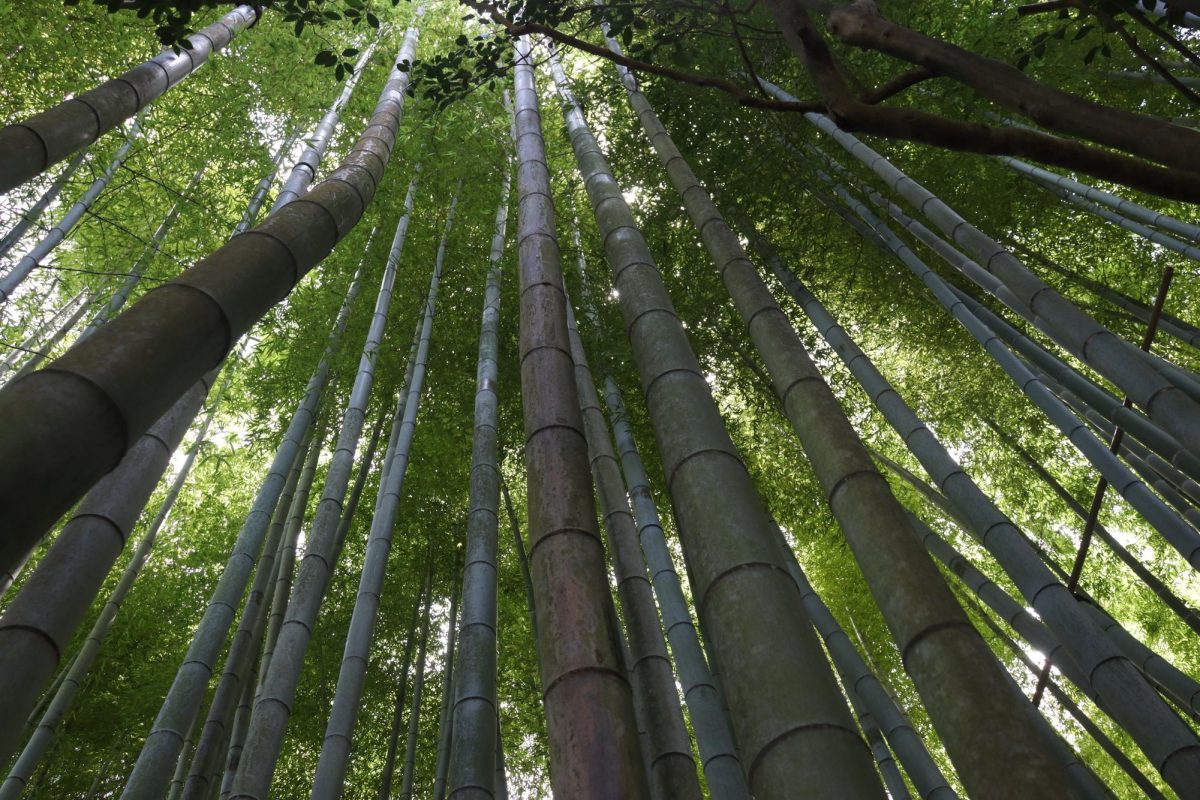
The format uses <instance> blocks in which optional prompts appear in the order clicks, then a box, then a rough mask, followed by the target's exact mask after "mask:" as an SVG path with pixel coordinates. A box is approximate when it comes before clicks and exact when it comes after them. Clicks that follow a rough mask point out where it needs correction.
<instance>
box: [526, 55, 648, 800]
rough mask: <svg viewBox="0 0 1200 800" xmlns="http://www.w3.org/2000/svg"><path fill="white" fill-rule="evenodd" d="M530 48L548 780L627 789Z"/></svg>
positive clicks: (529, 383) (539, 574)
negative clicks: (548, 758) (548, 744)
mask: <svg viewBox="0 0 1200 800" xmlns="http://www.w3.org/2000/svg"><path fill="white" fill-rule="evenodd" d="M531 49H532V48H531V46H530V43H529V41H528V39H527V38H526V37H521V38H520V39H518V40H517V42H516V68H515V73H514V81H515V108H516V111H515V118H516V130H517V191H518V195H519V198H520V199H519V201H518V215H517V251H518V261H519V267H520V269H519V274H520V297H521V314H520V331H521V333H520V360H521V398H522V406H523V408H524V416H525V464H526V470H527V473H528V476H529V477H528V481H529V486H528V494H527V497H528V498H529V500H528V505H529V541H530V544H529V551H530V555H529V560H530V572H531V573H532V579H533V590H534V594H535V605H536V608H537V614H538V666H539V672H540V674H541V682H542V697H543V703H544V705H545V709H546V729H547V732H548V735H549V743H550V780H551V784H552V786H553V788H554V791H555V793H556V794H559V795H561V796H563V797H572V798H593V797H613V796H621V797H627V798H631V800H632V799H633V798H644V797H646V796H647V787H646V784H645V774H644V772H643V768H642V763H641V758H640V755H639V753H638V743H637V725H636V722H635V720H634V713H633V702H632V696H631V692H630V689H629V683H628V681H627V679H626V676H625V667H624V664H623V663H622V660H621V652H620V649H619V648H618V646H617V635H616V633H617V621H616V619H615V618H614V617H613V615H612V612H611V600H610V599H609V595H608V581H607V575H606V572H607V571H606V569H605V565H604V547H603V545H602V543H601V540H600V532H599V530H598V528H597V525H596V507H595V501H594V498H593V496H592V488H591V476H590V474H589V471H588V463H587V441H586V439H585V438H584V434H583V421H582V419H581V417H580V413H579V396H578V394H577V392H576V391H575V381H574V366H573V363H572V360H571V347H570V342H569V341H568V339H567V326H566V298H565V297H564V296H563V290H562V263H561V255H560V252H559V247H558V240H557V238H556V234H555V212H554V202H553V199H552V197H553V189H552V187H551V184H550V171H549V167H548V166H547V161H546V149H545V142H544V141H543V138H542V124H541V115H540V112H539V110H538V98H537V88H536V85H535V81H534V74H533V57H532V54H531Z"/></svg>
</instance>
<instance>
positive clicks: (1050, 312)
mask: <svg viewBox="0 0 1200 800" xmlns="http://www.w3.org/2000/svg"><path fill="white" fill-rule="evenodd" d="M763 85H764V87H765V88H766V89H767V90H768V91H769V92H771V93H773V94H775V95H776V96H779V97H784V96H785V95H786V96H787V97H790V95H787V93H786V92H783V91H782V90H781V89H779V87H777V86H774V85H772V84H768V83H766V82H763ZM793 99H794V98H793ZM805 117H806V118H807V119H808V121H809V122H811V123H812V124H813V125H815V126H816V127H818V128H820V129H821V130H822V131H824V132H825V133H827V134H829V135H830V136H831V137H832V138H833V139H834V141H836V142H837V143H838V144H839V145H841V146H842V147H843V148H844V149H845V150H846V151H847V152H848V153H850V154H851V155H853V156H854V157H855V158H857V159H858V160H859V161H861V162H862V163H863V164H865V165H867V166H868V167H869V168H870V169H871V170H872V171H874V172H875V173H876V174H877V175H878V176H879V177H880V178H881V179H882V180H883V181H884V182H885V183H886V184H887V185H888V187H889V188H891V189H892V190H893V191H895V192H896V193H898V194H899V195H900V196H902V197H903V198H904V199H905V200H907V201H908V202H909V203H910V204H911V205H912V206H914V207H915V208H918V209H920V211H921V213H922V214H923V215H925V216H927V217H928V218H929V219H930V220H931V221H932V222H933V223H934V224H935V225H936V226H937V227H938V228H940V229H941V230H942V231H943V232H944V233H945V234H946V235H947V236H948V237H949V238H950V239H951V240H952V241H954V242H955V243H956V244H959V245H960V246H962V247H963V248H964V249H966V250H967V251H968V252H969V253H971V254H972V255H973V256H975V258H976V259H978V260H979V263H980V264H981V265H982V266H983V267H984V269H985V270H987V271H988V272H990V273H991V274H992V275H994V276H995V277H996V278H998V279H999V280H1000V281H1001V282H1002V283H1003V284H1004V285H1005V286H1006V287H1007V288H1008V289H1009V290H1010V291H1011V292H1012V293H1013V295H1014V296H1016V298H1017V299H1018V300H1020V302H1021V303H1022V304H1023V305H1025V306H1026V307H1027V308H1029V309H1030V311H1032V312H1033V313H1034V314H1035V315H1037V317H1038V318H1039V319H1041V320H1042V321H1043V322H1044V324H1045V331H1046V333H1047V334H1048V335H1049V336H1051V337H1052V338H1053V339H1054V340H1055V341H1056V342H1058V343H1059V344H1060V345H1061V346H1062V347H1063V348H1064V349H1065V350H1067V351H1068V352H1070V353H1072V354H1073V355H1076V356H1078V357H1079V358H1080V359H1081V360H1082V361H1083V362H1084V363H1086V364H1088V365H1089V366H1090V367H1092V368H1093V369H1095V370H1096V371H1097V372H1099V373H1100V374H1101V375H1103V376H1104V377H1106V378H1108V379H1109V380H1111V381H1112V382H1113V383H1115V384H1116V385H1117V386H1119V387H1121V389H1122V390H1123V391H1124V392H1126V394H1127V395H1128V396H1129V397H1131V398H1132V399H1133V402H1134V403H1135V404H1137V405H1138V406H1140V407H1141V408H1143V409H1144V410H1145V411H1146V413H1147V414H1148V415H1149V417H1150V418H1151V419H1153V420H1155V422H1157V423H1158V424H1159V425H1161V426H1162V427H1163V428H1164V429H1165V430H1166V431H1167V432H1168V433H1170V434H1172V435H1173V436H1175V437H1176V438H1177V439H1178V440H1179V441H1180V443H1181V444H1183V446H1184V447H1186V448H1188V449H1189V450H1191V451H1192V452H1193V454H1200V406H1197V403H1196V401H1195V400H1193V399H1191V397H1189V394H1188V392H1187V391H1185V389H1184V388H1181V386H1180V385H1179V383H1178V379H1177V378H1176V377H1175V375H1174V374H1173V373H1171V372H1170V370H1165V371H1164V370H1163V369H1161V368H1160V367H1159V366H1158V364H1157V363H1156V362H1155V361H1154V360H1153V359H1152V358H1151V357H1149V356H1147V354H1145V353H1143V352H1142V351H1140V350H1138V349H1137V347H1135V346H1134V345H1132V344H1130V343H1129V342H1127V341H1125V340H1124V339H1122V338H1120V337H1119V336H1117V335H1116V334H1114V333H1112V331H1109V330H1108V329H1106V328H1104V327H1103V326H1102V325H1100V324H1099V323H1098V322H1096V321H1095V320H1093V319H1091V318H1090V317H1088V316H1087V315H1086V314H1084V313H1083V312H1082V311H1080V310H1079V309H1078V308H1076V307H1075V306H1074V305H1072V304H1071V303H1070V301H1068V300H1067V299H1066V298H1064V297H1063V296H1062V295H1060V294H1059V293H1058V292H1057V291H1055V290H1054V289H1053V288H1052V287H1050V286H1048V285H1047V284H1046V283H1044V282H1043V281H1042V280H1041V279H1039V278H1038V277H1037V276H1036V275H1034V274H1033V273H1032V272H1031V271H1030V270H1029V269H1028V268H1027V267H1026V266H1025V265H1024V264H1022V263H1021V262H1020V261H1018V260H1017V258H1016V257H1015V256H1013V255H1012V254H1011V253H1009V252H1008V251H1007V250H1005V249H1004V248H1002V247H1001V246H1000V245H999V244H998V243H997V242H996V241H995V240H993V239H992V238H990V237H989V236H987V235H986V234H985V233H984V232H983V231H981V230H979V228H977V227H975V226H974V225H971V224H970V223H968V222H967V221H966V220H965V219H963V218H962V217H961V216H959V214H958V213H957V212H956V211H954V209H952V208H951V207H950V206H949V205H947V204H946V203H945V202H944V201H942V200H941V199H940V198H938V197H936V196H935V195H934V194H932V193H931V192H929V191H928V190H927V189H925V187H923V186H921V184H919V183H917V182H916V181H914V180H913V179H912V178H910V177H909V176H907V175H905V174H904V173H903V172H901V171H900V170H899V169H897V168H896V167H895V166H893V165H892V164H891V162H889V161H888V160H887V159H886V158H884V157H883V156H881V155H880V154H879V153H877V152H875V151H874V150H872V149H871V148H869V147H867V146H866V145H865V144H863V143H862V142H861V141H859V140H858V139H857V138H856V137H854V136H853V135H851V134H848V133H846V132H845V131H842V130H840V129H839V128H838V127H837V125H836V124H834V122H833V121H832V120H830V119H829V118H828V117H826V116H824V115H821V114H806V115H805Z"/></svg>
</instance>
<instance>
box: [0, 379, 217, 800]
mask: <svg viewBox="0 0 1200 800" xmlns="http://www.w3.org/2000/svg"><path fill="white" fill-rule="evenodd" d="M232 377H233V373H232V372H231V371H230V372H227V374H226V376H225V377H224V379H223V380H222V383H221V387H220V388H219V389H218V390H217V391H216V392H215V393H214V395H213V397H212V399H211V401H210V403H209V412H208V414H207V415H205V417H204V420H203V422H201V423H200V427H199V428H198V429H197V430H196V434H195V440H194V442H193V444H192V446H191V447H190V448H188V452H187V456H186V457H185V458H184V460H183V464H181V465H180V467H179V471H178V472H177V473H176V474H175V478H174V480H173V481H172V482H171V486H170V488H169V489H168V490H167V494H166V496H165V497H164V498H163V500H162V503H161V504H160V505H159V508H158V511H157V512H156V513H155V515H154V518H153V519H152V520H151V521H150V524H149V525H148V526H147V527H146V531H145V533H143V534H142V538H141V540H140V541H139V542H138V545H137V548H136V549H135V550H134V552H133V554H132V556H131V557H130V560H129V563H128V564H127V565H126V567H125V570H124V571H123V572H122V574H121V578H120V580H119V581H118V583H117V585H116V586H115V587H114V588H113V590H112V592H111V593H110V594H109V596H108V598H107V599H106V600H105V603H104V606H103V608H101V610H100V614H99V616H98V617H97V618H96V621H95V622H94V623H92V628H91V630H90V631H89V632H88V636H87V639H85V640H84V643H83V646H82V647H81V648H80V650H79V652H78V653H77V654H76V655H75V657H74V658H73V659H72V660H71V663H70V666H69V668H68V669H67V671H66V673H65V675H64V676H63V677H62V681H61V683H59V684H58V686H57V688H55V689H54V690H53V696H52V699H51V700H50V701H49V703H48V705H47V706H46V708H45V711H44V713H43V714H42V717H41V719H40V720H39V722H38V724H37V727H36V729H35V730H34V731H33V734H32V735H31V736H30V737H29V739H28V741H27V742H26V743H25V747H24V748H23V749H22V751H21V754H20V756H18V757H17V760H16V762H15V763H14V764H13V766H12V769H11V770H10V771H9V773H8V776H7V777H6V778H5V779H4V782H3V784H0V800H16V798H18V797H19V796H20V795H21V792H22V791H23V790H24V789H25V787H26V786H28V784H29V780H30V778H31V777H32V776H33V771H34V770H35V769H36V768H37V765H38V763H39V762H40V761H41V760H42V758H43V757H44V756H45V754H46V751H47V750H48V749H49V747H50V745H51V743H52V742H53V741H54V738H55V736H56V735H57V734H58V729H59V726H60V725H61V724H62V722H63V719H64V718H65V717H66V715H67V712H68V711H70V709H71V706H72V704H73V703H74V701H75V697H76V695H77V693H78V692H79V689H80V687H81V686H82V684H83V681H84V679H85V678H86V677H87V675H88V673H89V671H90V670H91V668H92V665H93V664H94V663H95V661H96V657H97V656H98V655H99V653H100V648H101V647H103V645H104V640H105V638H106V637H107V636H108V632H109V630H111V629H112V626H113V622H114V621H115V620H116V618H117V612H118V611H120V609H121V605H122V603H124V602H125V598H126V597H127V596H128V594H129V590H130V589H132V588H133V582H134V581H135V580H137V577H138V575H140V574H141V571H142V568H143V567H144V566H145V565H146V562H147V561H148V560H149V558H150V555H151V552H152V550H153V548H154V545H155V543H156V541H157V539H158V535H159V532H160V531H161V530H162V526H163V524H164V523H165V522H166V520H167V516H168V515H169V514H170V513H171V508H172V507H173V506H174V504H175V501H176V500H177V499H178V497H179V493H180V492H181V491H182V490H183V486H184V484H185V483H186V482H187V479H188V475H189V474H190V473H191V470H192V466H193V465H194V464H195V463H196V457H197V456H198V455H199V453H200V448H201V447H202V446H203V445H204V443H205V437H206V436H207V435H208V430H209V428H210V426H211V425H212V422H213V419H214V418H215V417H216V413H217V408H218V406H219V405H220V402H221V398H222V397H223V396H224V394H225V390H226V389H227V388H228V386H229V383H230V380H231V379H232Z"/></svg>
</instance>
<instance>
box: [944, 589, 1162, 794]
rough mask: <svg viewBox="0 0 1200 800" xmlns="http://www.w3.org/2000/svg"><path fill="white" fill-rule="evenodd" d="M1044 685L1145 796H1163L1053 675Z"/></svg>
mask: <svg viewBox="0 0 1200 800" xmlns="http://www.w3.org/2000/svg"><path fill="white" fill-rule="evenodd" d="M962 600H963V602H964V603H966V604H967V606H968V607H969V608H971V609H972V610H973V611H974V612H975V615H976V616H977V617H979V618H980V619H982V620H983V621H984V624H986V625H987V626H988V628H990V629H991V631H992V633H993V634H995V635H996V636H997V637H998V638H999V639H1000V640H1001V641H1002V642H1004V645H1005V647H1007V648H1008V649H1009V651H1010V652H1011V653H1012V654H1013V655H1014V656H1016V657H1017V659H1018V660H1019V661H1020V662H1021V663H1022V664H1024V665H1025V668H1026V669H1028V670H1029V671H1030V672H1031V673H1032V674H1034V675H1037V674H1038V673H1039V672H1041V667H1039V666H1038V665H1037V664H1035V663H1034V662H1033V661H1032V660H1031V659H1030V658H1029V656H1027V655H1025V651H1024V650H1022V649H1021V646H1020V645H1018V644H1017V643H1016V642H1014V641H1013V640H1012V639H1011V638H1010V637H1009V636H1008V635H1007V634H1006V633H1004V631H1003V629H1001V627H1000V626H999V625H998V624H997V623H996V621H995V620H993V619H992V618H991V616H990V615H989V614H988V613H987V612H986V611H984V609H983V608H982V607H981V606H980V605H979V604H978V603H976V602H975V601H974V600H973V599H972V598H970V597H966V596H963V597H962ZM1046 687H1047V688H1048V689H1049V690H1050V694H1052V695H1053V696H1054V699H1055V700H1057V701H1058V704H1059V705H1060V706H1062V707H1063V708H1064V709H1066V711H1067V713H1068V714H1070V715H1071V716H1072V717H1073V718H1074V719H1075V721H1076V722H1078V723H1079V725H1080V727H1081V728H1083V729H1084V731H1086V732H1087V734H1088V735H1089V736H1091V737H1092V738H1093V739H1094V740H1095V741H1096V743H1097V744H1099V745H1100V747H1101V749H1103V750H1104V752H1105V753H1107V754H1108V755H1109V757H1110V758H1112V760H1113V761H1115V762H1116V763H1117V766H1119V767H1120V768H1121V770H1122V771H1124V772H1125V774H1126V775H1128V776H1129V777H1130V779H1131V780H1133V782H1134V783H1135V784H1137V787H1138V788H1139V789H1141V790H1142V791H1143V792H1145V793H1146V797H1148V798H1150V800H1166V797H1165V796H1164V795H1163V793H1162V792H1160V791H1159V790H1158V787H1157V786H1155V785H1154V784H1153V783H1151V781H1150V779H1149V778H1147V777H1146V776H1145V774H1143V773H1142V771H1141V770H1140V769H1138V768H1137V765H1136V764H1134V763H1133V762H1132V761H1131V760H1130V759H1129V756H1127V755H1125V752H1124V751H1123V750H1121V748H1120V747H1118V746H1117V745H1116V744H1115V743H1114V742H1113V741H1112V739H1110V738H1109V737H1108V735H1107V734H1105V733H1104V731H1102V730H1101V729H1100V728H1099V727H1098V726H1097V725H1096V723H1095V722H1093V721H1092V720H1091V718H1090V717H1088V715H1087V714H1085V713H1084V711H1083V709H1082V708H1080V707H1079V706H1078V705H1077V704H1076V703H1075V701H1074V700H1072V699H1071V697H1070V696H1069V695H1068V694H1067V693H1066V692H1065V691H1063V690H1062V688H1061V687H1059V685H1058V684H1057V683H1056V682H1055V681H1054V680H1053V679H1052V680H1050V681H1049V682H1048V683H1047V684H1046Z"/></svg>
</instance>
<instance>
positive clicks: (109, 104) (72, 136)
mask: <svg viewBox="0 0 1200 800" xmlns="http://www.w3.org/2000/svg"><path fill="white" fill-rule="evenodd" d="M257 21H258V12H257V11H255V10H254V9H253V8H252V7H251V6H250V5H239V6H238V7H237V8H235V9H233V11H230V12H229V13H228V14H226V15H225V16H223V17H221V19H219V20H217V21H216V22H214V23H213V24H212V25H209V26H208V27H207V28H202V29H201V30H198V31H196V32H195V33H192V34H189V35H188V41H189V42H190V43H191V47H184V48H180V50H179V52H178V53H176V52H175V51H174V50H172V49H171V48H167V49H165V50H163V51H162V52H161V53H159V54H158V55H157V56H155V57H154V58H152V59H150V60H149V61H144V62H142V63H141V64H138V65H137V66H136V67H134V68H133V69H131V70H129V71H128V72H125V73H124V74H122V75H119V76H117V77H116V78H113V79H112V80H110V81H107V82H106V83H102V84H100V85H99V86H97V87H96V88H95V89H91V90H89V91H86V92H82V93H81V94H78V95H76V96H75V97H73V98H71V99H70V100H67V101H65V102H63V103H60V104H58V105H57V106H54V107H53V108H50V109H47V110H46V111H43V112H41V113H40V114H35V115H34V116H32V117H30V118H29V119H26V120H22V121H21V122H16V123H13V124H12V125H7V126H5V127H4V128H0V154H2V155H0V194H3V193H4V192H7V191H8V190H9V189H12V188H13V187H14V186H20V185H21V184H22V183H24V182H25V181H27V180H29V179H30V178H32V177H34V176H35V175H39V174H41V173H42V172H44V171H45V170H46V169H47V168H49V167H50V165H52V164H55V163H57V162H59V161H61V160H63V159H64V158H66V157H67V156H69V155H71V154H72V153H74V152H75V151H76V150H79V149H81V148H84V147H87V146H88V145H89V144H91V143H92V142H94V141H96V140H97V139H99V138H100V136H101V135H103V134H104V133H107V132H108V131H110V130H112V129H113V128H115V127H117V125H119V124H120V123H121V121H122V120H125V119H128V118H129V117H132V116H133V115H134V114H136V113H137V112H138V111H140V110H142V109H144V108H145V107H146V106H148V105H149V104H150V103H151V102H153V101H154V99H155V98H157V97H159V96H160V95H162V94H163V93H164V92H166V91H167V90H168V89H170V88H171V87H172V86H174V85H175V84H177V83H179V82H180V81H181V80H183V79H184V78H186V77H187V76H188V75H190V74H191V73H192V72H194V71H195V70H196V69H197V68H198V67H199V66H200V65H201V64H203V63H204V62H205V61H207V60H208V58H209V56H211V55H212V54H213V53H215V52H218V51H220V50H222V49H223V48H224V47H225V45H227V44H229V42H230V41H231V40H232V39H233V37H234V36H236V35H237V34H238V33H239V32H241V31H242V30H243V29H244V28H246V27H247V26H248V25H252V24H253V23H255V22H257Z"/></svg>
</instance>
